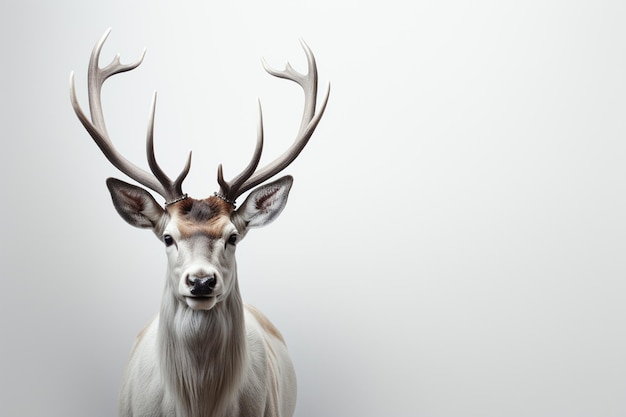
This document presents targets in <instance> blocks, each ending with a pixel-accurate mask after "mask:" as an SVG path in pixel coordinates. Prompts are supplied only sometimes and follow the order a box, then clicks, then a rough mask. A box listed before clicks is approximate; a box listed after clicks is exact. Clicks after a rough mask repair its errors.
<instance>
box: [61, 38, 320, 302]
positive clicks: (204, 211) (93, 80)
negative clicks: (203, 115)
mask: <svg viewBox="0 0 626 417" xmlns="http://www.w3.org/2000/svg"><path fill="white" fill-rule="evenodd" d="M109 33H110V29H109V30H108V31H107V32H106V33H105V34H104V36H103V37H102V38H101V40H100V41H99V42H98V43H97V44H96V46H95V47H94V49H93V52H92V54H91V59H90V61H89V69H88V97H89V110H90V115H91V117H88V116H87V115H86V114H85V112H84V111H83V110H82V108H81V106H80V104H79V102H78V99H77V97H76V90H75V86H74V74H73V73H72V74H71V76H70V97H71V102H72V106H73V108H74V111H75V112H76V115H77V116H78V118H79V120H80V121H81V123H82V124H83V126H84V127H85V129H86V130H87V132H89V134H90V135H91V137H92V138H93V140H94V141H95V143H96V144H97V145H98V147H99V148H100V149H101V151H102V153H103V154H104V155H105V156H106V158H107V159H108V160H109V161H110V162H111V163H112V164H113V165H114V166H115V167H116V168H117V169H119V170H120V171H121V172H122V173H124V174H126V175H127V176H128V177H130V178H131V179H133V180H135V181H137V182H138V183H139V184H141V185H143V186H144V187H146V188H148V189H150V190H152V191H154V192H156V193H157V194H159V195H161V196H162V197H163V198H164V199H165V204H164V205H163V206H161V205H160V204H159V203H157V201H156V200H155V199H154V197H153V196H152V194H151V193H150V192H148V191H147V190H145V189H144V188H141V187H138V186H135V185H132V184H129V183H126V182H124V181H121V180H118V179H114V178H109V179H108V180H107V182H106V183H107V186H108V189H109V191H110V193H111V197H112V199H113V204H114V206H115V208H116V210H117V211H118V213H119V214H120V216H121V217H122V218H123V219H124V220H126V221H127V222H128V223H129V224H131V225H133V226H135V227H139V228H146V229H151V230H152V231H153V232H154V233H155V234H156V236H157V237H158V238H159V239H161V240H162V242H163V244H164V246H165V250H166V253H167V256H168V274H167V275H168V280H167V284H166V285H167V286H168V288H169V290H170V292H171V294H172V296H173V298H174V299H175V300H176V301H178V302H179V303H180V304H181V305H183V306H187V307H190V308H191V309H194V310H211V309H212V308H214V307H215V306H216V305H217V304H218V303H220V302H222V301H224V300H225V299H227V298H228V296H229V294H231V292H232V291H233V288H235V287H236V285H237V283H236V273H235V269H236V265H235V247H236V245H237V244H238V243H239V241H241V239H243V237H244V236H245V235H246V233H247V232H248V230H249V229H251V228H254V227H261V226H264V225H266V224H269V223H270V222H272V221H273V220H274V219H275V218H276V217H277V216H278V215H279V214H280V213H281V211H282V210H283V208H284V207H285V204H286V202H287V197H288V195H289V190H290V189H291V185H292V183H293V179H292V177H290V176H285V177H282V178H280V179H278V180H275V181H273V182H270V183H266V181H267V180H269V179H270V178H272V177H274V176H275V175H276V174H278V173H279V172H281V171H282V170H284V169H285V168H286V167H287V166H288V165H289V164H291V163H292V162H293V161H294V160H295V159H296V157H297V156H298V155H299V154H300V152H301V151H302V149H303V148H304V147H305V146H306V144H307V142H308V140H309V139H310V137H311V135H312V134H313V131H314V130H315V128H316V127H317V125H318V123H319V121H320V119H321V117H322V115H323V113H324V110H325V108H326V104H327V101H328V96H329V93H330V87H329V88H328V89H327V91H326V94H325V96H324V98H323V100H322V102H321V105H320V106H319V108H318V106H317V103H316V98H317V68H316V64H315V58H314V56H313V54H312V52H311V50H310V49H309V48H308V46H307V45H306V44H305V43H304V42H301V43H302V47H303V49H304V52H305V54H306V56H307V61H308V72H307V74H300V73H298V72H297V71H295V70H294V69H293V68H292V67H291V66H290V65H289V64H287V66H286V68H285V69H284V70H283V71H277V70H274V69H272V68H270V67H269V66H268V65H267V63H266V62H265V61H263V66H264V68H265V70H266V71H267V72H268V73H270V74H271V75H273V76H275V77H279V78H284V79H287V80H291V81H294V82H296V83H297V84H299V85H300V86H301V88H302V89H303V90H304V111H303V115H302V121H301V124H300V128H299V130H298V133H297V135H296V138H295V141H294V142H293V144H292V145H291V146H290V147H289V148H288V149H287V150H286V151H285V152H284V153H283V154H282V155H281V156H279V157H278V158H277V159H276V160H274V161H273V162H271V163H269V164H268V165H266V166H264V167H262V168H260V169H258V165H259V162H260V160H261V153H262V150H263V118H262V112H261V106H260V103H259V122H258V133H257V142H256V148H255V150H254V153H253V155H252V158H251V160H250V163H249V164H248V165H247V166H246V167H245V169H244V170H243V171H242V172H241V173H240V174H238V175H237V176H235V177H234V178H233V179H232V180H230V181H226V180H225V179H224V176H223V169H222V166H221V165H220V166H219V167H218V170H217V182H218V185H219V191H218V192H216V193H215V194H214V195H213V196H210V197H208V198H204V199H194V198H191V197H189V196H188V195H187V194H185V193H184V192H183V190H182V183H183V181H184V179H185V178H186V176H187V174H188V172H189V169H190V165H191V153H190V154H189V158H188V159H187V162H186V164H185V166H184V168H183V169H182V171H181V173H180V174H179V175H178V176H177V177H176V179H175V180H172V179H170V178H169V177H168V176H167V175H166V174H165V173H164V172H163V170H162V169H161V167H160V166H159V164H158V163H157V161H156V158H155V155H154V145H153V129H154V114H155V106H156V93H155V95H154V98H153V101H152V107H151V113H150V121H149V124H148V134H147V141H146V143H147V146H146V150H147V159H148V166H149V168H150V171H151V172H147V171H145V170H144V169H142V168H140V167H138V166H137V165H135V164H134V163H132V162H130V161H128V160H127V159H126V158H124V156H122V155H121V154H120V153H119V152H118V151H117V150H116V148H115V147H114V146H113V143H112V141H111V139H110V138H109V134H108V132H107V128H106V125H105V122H104V116H103V111H102V103H101V97H100V96H101V89H102V85H103V84H104V82H105V81H106V80H107V79H108V78H109V77H111V76H113V75H115V74H119V73H122V72H125V71H130V70H133V69H135V68H136V67H138V66H139V65H140V64H141V62H142V60H143V57H144V55H145V51H144V53H143V54H142V56H141V57H140V58H139V59H138V60H136V61H135V62H133V63H131V64H126V65H124V64H121V63H120V57H119V55H117V56H115V58H114V59H113V61H112V62H111V63H110V64H109V65H108V66H106V67H104V68H100V66H99V59H100V51H101V50H102V46H103V45H104V42H105V41H106V39H107V37H108V35H109ZM247 191H250V193H249V195H248V196H247V198H246V199H245V201H244V202H243V203H242V204H241V206H240V207H238V208H237V207H236V200H237V198H238V197H240V196H241V195H242V194H244V193H245V192H247Z"/></svg>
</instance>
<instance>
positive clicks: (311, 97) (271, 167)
mask: <svg viewBox="0 0 626 417" xmlns="http://www.w3.org/2000/svg"><path fill="white" fill-rule="evenodd" d="M300 44H301V45H302V48H303V49H304V52H305V54H306V57H307V63H308V71H307V74H301V73H299V72H297V71H296V70H294V69H293V67H292V66H291V64H290V63H289V62H287V64H286V65H285V69H284V70H282V71H279V70H276V69H273V68H271V67H270V66H269V65H268V64H267V62H266V61H265V60H264V59H263V60H262V64H263V67H264V68H265V71H267V72H268V73H269V74H270V75H273V76H275V77H278V78H284V79H287V80H291V81H294V82H296V83H297V84H299V85H300V87H302V89H303V91H304V110H303V113H302V121H301V123H300V128H299V129H298V134H297V135H296V139H295V141H294V142H293V144H292V145H291V146H290V147H289V148H288V149H287V150H286V151H285V152H284V153H283V154H282V155H281V156H279V157H278V158H277V159H275V160H274V161H273V162H271V163H269V164H268V165H266V166H265V167H263V168H262V169H261V170H259V171H258V172H254V170H255V169H256V165H258V160H256V162H255V159H260V156H261V152H260V149H259V144H258V142H257V150H258V153H257V151H255V154H254V156H253V159H252V161H251V163H250V164H249V165H248V167H247V168H246V169H245V170H244V171H243V172H242V173H241V174H239V175H238V176H237V177H236V178H235V180H236V181H235V180H233V181H231V183H226V182H225V181H224V179H223V177H222V170H221V166H220V168H219V170H218V182H219V184H220V187H221V193H222V195H223V196H224V197H225V198H226V199H227V200H229V201H231V202H233V204H234V201H235V200H236V199H237V197H239V196H240V195H241V194H243V193H245V192H246V191H248V190H250V189H251V188H253V187H255V186H256V185H258V184H260V183H262V182H263V181H265V180H267V179H269V178H271V177H273V176H274V175H276V174H278V173H279V172H280V171H282V170H283V169H285V168H286V167H287V166H289V164H291V163H292V162H293V161H294V160H295V159H296V158H297V157H298V155H299V154H300V152H302V150H303V149H304V147H305V146H306V144H307V143H308V141H309V139H310V138H311V135H312V134H313V132H314V131H315V128H316V127H317V125H318V123H319V121H320V120H321V118H322V115H323V114H324V110H325V109H326V105H327V104H328V97H329V95H330V84H328V87H327V90H326V94H325V95H324V99H323V101H322V104H321V106H320V108H319V109H318V110H317V111H316V107H317V65H316V63H315V56H314V55H313V52H312V51H311V49H310V48H309V47H308V45H307V44H306V43H305V42H304V40H302V39H301V40H300ZM259 109H260V104H259ZM259 118H260V119H261V120H260V122H259V126H260V130H261V133H260V134H261V135H262V134H263V133H262V130H263V124H262V123H263V122H262V114H261V113H260V112H259ZM261 146H262V143H261ZM252 165H254V166H255V168H254V169H252V170H251V169H250V167H251V166H252ZM239 182H241V184H240V185H239ZM236 185H237V186H236Z"/></svg>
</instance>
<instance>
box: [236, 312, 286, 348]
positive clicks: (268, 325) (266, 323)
mask: <svg viewBox="0 0 626 417" xmlns="http://www.w3.org/2000/svg"><path fill="white" fill-rule="evenodd" d="M246 309H247V310H248V311H249V312H250V313H252V315H253V316H254V318H255V319H256V320H257V321H258V322H259V324H260V325H261V327H262V328H263V330H265V331H266V332H267V333H268V334H270V335H272V336H274V337H275V338H277V339H278V340H280V341H281V342H283V343H285V339H283V335H282V334H280V331H279V330H278V329H277V328H276V326H274V324H273V323H272V322H271V321H270V319H268V318H267V317H266V316H265V314H263V313H261V311H260V310H258V309H257V308H256V307H254V306H251V305H250V304H246Z"/></svg>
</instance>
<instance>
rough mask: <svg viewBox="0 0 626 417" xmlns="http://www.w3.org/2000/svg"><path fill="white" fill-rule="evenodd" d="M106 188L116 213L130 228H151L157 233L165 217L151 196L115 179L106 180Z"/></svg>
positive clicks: (140, 189)
mask: <svg viewBox="0 0 626 417" xmlns="http://www.w3.org/2000/svg"><path fill="white" fill-rule="evenodd" d="M107 187H108V188H109V192H110V193H111V198H112V199H113V205H114V206H115V209H116V210H117V212H118V213H119V214H120V216H122V218H123V219H124V220H126V221H127V222H128V224H130V225H131V226H135V227H140V228H151V229H153V230H154V232H155V233H157V230H156V229H157V226H158V225H160V224H161V223H162V222H161V220H162V219H163V216H165V210H163V208H162V207H161V206H160V205H159V203H157V202H156V200H155V199H154V197H152V194H150V193H149V192H147V191H146V190H144V189H143V188H139V187H137V186H135V185H132V184H128V183H126V182H124V181H120V180H118V179H115V178H109V179H107Z"/></svg>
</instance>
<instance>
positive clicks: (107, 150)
mask: <svg viewBox="0 0 626 417" xmlns="http://www.w3.org/2000/svg"><path fill="white" fill-rule="evenodd" d="M109 33H111V29H109V30H107V31H106V33H105V34H104V36H102V38H101V39H100V41H99V42H98V43H97V44H96V46H95V47H94V48H93V51H92V53H91V58H90V60H89V71H88V95H89V110H90V113H91V120H90V119H89V118H88V117H87V116H86V115H85V113H84V112H83V110H82V108H81V107H80V104H79V103H78V99H77V98H76V89H75V87H74V72H73V71H72V73H71V75H70V99H71V101H72V107H73V108H74V112H75V113H76V116H78V119H79V120H80V121H81V123H82V124H83V126H84V127H85V129H86V130H87V132H89V134H90V135H91V137H92V138H93V140H94V141H95V142H96V145H98V147H99V148H100V150H101V151H102V153H103V154H104V156H106V158H107V159H108V160H109V162H111V163H112V164H113V165H114V166H115V167H116V168H117V169H119V170H120V171H122V172H123V173H124V174H126V175H127V176H128V177H130V178H132V179H134V180H135V181H137V182H138V183H140V184H142V185H144V186H146V187H148V188H150V189H151V190H153V191H155V192H157V193H159V194H160V195H161V196H163V197H164V198H165V200H166V204H168V203H170V204H171V203H172V202H174V201H177V200H179V199H181V198H184V197H185V194H183V191H182V183H183V181H184V179H185V177H186V176H187V174H188V173H189V168H190V166H191V152H190V153H189V157H188V159H187V163H186V165H185V167H184V168H183V170H182V172H181V173H180V174H179V175H178V177H177V178H176V180H174V181H172V180H171V179H170V178H169V177H168V176H167V175H166V174H165V172H163V170H162V169H161V167H160V166H159V164H158V163H157V161H156V158H155V156H154V135H153V132H154V113H155V109H156V92H155V93H154V96H153V99H152V107H151V111H150V122H149V125H148V134H147V138H146V153H147V157H148V165H149V166H150V170H151V171H152V174H150V173H149V172H146V171H145V170H143V169H141V168H139V167H138V166H137V165H135V164H133V163H132V162H130V161H129V160H127V159H126V158H125V157H124V156H123V155H122V154H120V153H119V152H118V151H117V149H115V147H114V146H113V143H112V142H111V139H110V138H109V134H108V132H107V128H106V124H105V123H104V115H103V113H102V101H101V90H102V85H103V84H104V82H105V81H106V80H107V78H109V77H111V76H112V75H115V74H119V73H121V72H126V71H131V70H133V69H135V68H137V67H138V66H139V65H140V64H141V62H142V61H143V58H144V56H145V54H146V50H145V49H144V51H143V53H142V54H141V56H140V57H139V59H137V60H136V61H135V62H133V63H131V64H126V65H123V64H121V63H120V55H119V54H117V55H116V56H115V58H113V61H112V62H111V63H110V64H109V65H107V66H106V67H104V68H100V67H99V65H98V62H99V60H100V51H101V50H102V46H103V45H104V42H105V41H106V39H107V38H108V36H109Z"/></svg>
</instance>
